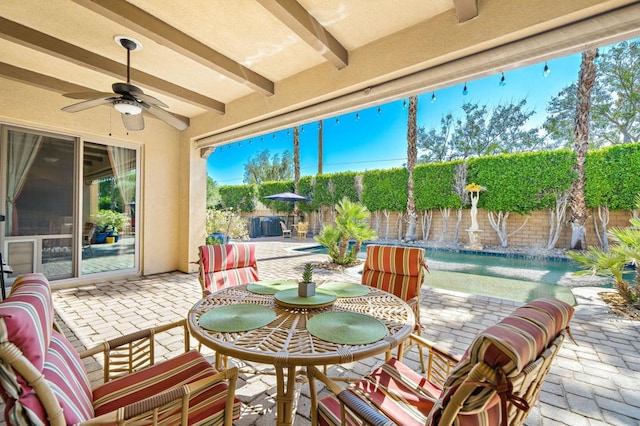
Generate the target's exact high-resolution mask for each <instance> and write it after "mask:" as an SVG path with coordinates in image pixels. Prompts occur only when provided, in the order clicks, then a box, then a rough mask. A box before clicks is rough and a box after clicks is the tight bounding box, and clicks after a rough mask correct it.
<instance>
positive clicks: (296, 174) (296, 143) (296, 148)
mask: <svg viewBox="0 0 640 426" xmlns="http://www.w3.org/2000/svg"><path fill="white" fill-rule="evenodd" d="M299 180H300V134H299V132H298V126H295V127H294V128H293V192H294V193H296V194H297V193H298V181H299ZM299 213H300V212H299V209H298V203H293V217H294V220H295V218H296V217H297V216H298V214H299Z"/></svg>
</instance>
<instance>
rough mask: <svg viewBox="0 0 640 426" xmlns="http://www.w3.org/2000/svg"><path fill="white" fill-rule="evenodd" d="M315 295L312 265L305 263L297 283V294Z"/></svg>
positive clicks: (301, 295) (304, 295) (303, 295)
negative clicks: (300, 278)
mask: <svg viewBox="0 0 640 426" xmlns="http://www.w3.org/2000/svg"><path fill="white" fill-rule="evenodd" d="M315 295H316V283H314V282H313V265H312V264H311V263H305V265H304V270H303V271H302V280H301V281H300V282H299V283H298V296H300V297H311V296H315Z"/></svg>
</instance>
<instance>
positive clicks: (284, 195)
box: [264, 192, 311, 224]
mask: <svg viewBox="0 0 640 426" xmlns="http://www.w3.org/2000/svg"><path fill="white" fill-rule="evenodd" d="M264 198H267V199H269V200H274V201H284V202H290V203H294V204H295V203H296V202H297V201H311V198H307V197H303V196H302V195H298V194H294V193H293V192H281V193H279V194H273V195H267V196H265V197H264ZM288 223H289V218H288V217H287V224H288ZM294 223H295V218H294Z"/></svg>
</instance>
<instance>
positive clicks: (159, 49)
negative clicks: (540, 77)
mask: <svg viewBox="0 0 640 426" xmlns="http://www.w3.org/2000/svg"><path fill="white" fill-rule="evenodd" d="M638 3H639V2H637V1H631V0H612V1H603V0H574V1H570V2H569V1H557V0H553V1H549V0H537V1H531V0H298V1H295V0H189V1H179V0H153V1H151V0H130V1H125V0H72V1H70V0H53V1H43V0H4V1H2V2H0V51H1V52H2V55H1V57H0V78H8V79H12V80H16V81H20V82H23V83H25V84H28V85H34V86H38V87H41V88H44V89H47V90H51V91H55V92H58V93H60V94H62V93H67V92H79V91H93V90H95V91H99V92H110V91H111V84H112V83H114V82H116V81H125V80H126V51H125V50H124V49H123V48H122V47H121V46H119V45H118V44H116V42H115V41H114V36H117V35H126V36H129V37H133V38H134V39H136V40H138V41H139V42H141V43H142V45H143V48H142V50H139V51H134V52H132V54H131V67H132V72H131V80H132V83H133V84H135V85H137V86H139V87H140V88H142V89H143V90H144V91H145V93H148V94H150V95H152V96H155V97H157V98H159V99H160V100H162V101H163V102H165V103H166V104H167V105H169V106H170V108H169V111H170V112H172V113H174V114H178V115H180V116H183V117H186V118H188V119H190V122H191V126H190V128H189V129H187V130H186V131H185V132H186V133H185V136H186V137H187V138H189V139H192V140H194V141H195V146H196V147H197V148H199V149H201V151H202V155H203V156H206V155H207V154H208V153H209V152H210V151H211V149H212V148H213V147H215V146H216V145H219V144H225V143H229V142H233V141H235V140H238V139H241V138H245V137H251V136H255V135H258V134H261V133H265V132H268V131H274V130H279V129H282V128H286V127H290V126H292V125H297V124H303V123H305V122H309V121H314V120H317V119H321V118H325V117H329V116H331V115H337V114H341V113H345V112H349V111H353V110H356V109H360V108H364V107H368V106H372V105H376V104H380V103H382V102H387V101H391V100H394V99H399V98H401V97H405V96H409V95H412V94H418V93H422V92H425V91H428V90H436V89H438V88H441V87H445V86H448V85H452V84H457V83H460V82H463V81H471V80H473V79H476V78H480V77H483V76H486V75H490V74H494V73H497V72H500V71H507V70H509V69H513V68H517V67H521V66H524V65H528V64H531V63H536V62H540V61H544V60H549V59H552V58H555V57H559V56H563V55H566V54H570V53H575V52H579V51H582V50H584V49H586V48H588V47H595V46H600V45H603V44H608V43H611V42H615V41H619V40H623V39H627V38H631V37H635V36H638V35H640V28H638V24H637V23H638V22H640V4H638ZM71 103H73V100H72V99H68V98H64V97H62V96H61V101H60V105H61V106H64V105H68V104H71ZM110 107H111V106H101V107H100V108H110ZM78 114H91V110H87V111H83V112H80V113H78Z"/></svg>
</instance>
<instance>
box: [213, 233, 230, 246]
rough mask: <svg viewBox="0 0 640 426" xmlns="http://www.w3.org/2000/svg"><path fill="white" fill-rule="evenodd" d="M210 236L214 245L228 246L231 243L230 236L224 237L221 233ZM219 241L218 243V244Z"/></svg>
mask: <svg viewBox="0 0 640 426" xmlns="http://www.w3.org/2000/svg"><path fill="white" fill-rule="evenodd" d="M209 236H210V237H211V239H213V241H214V244H228V243H229V236H227V235H224V234H223V233H221V232H214V233H213V234H209ZM216 240H217V242H216Z"/></svg>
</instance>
